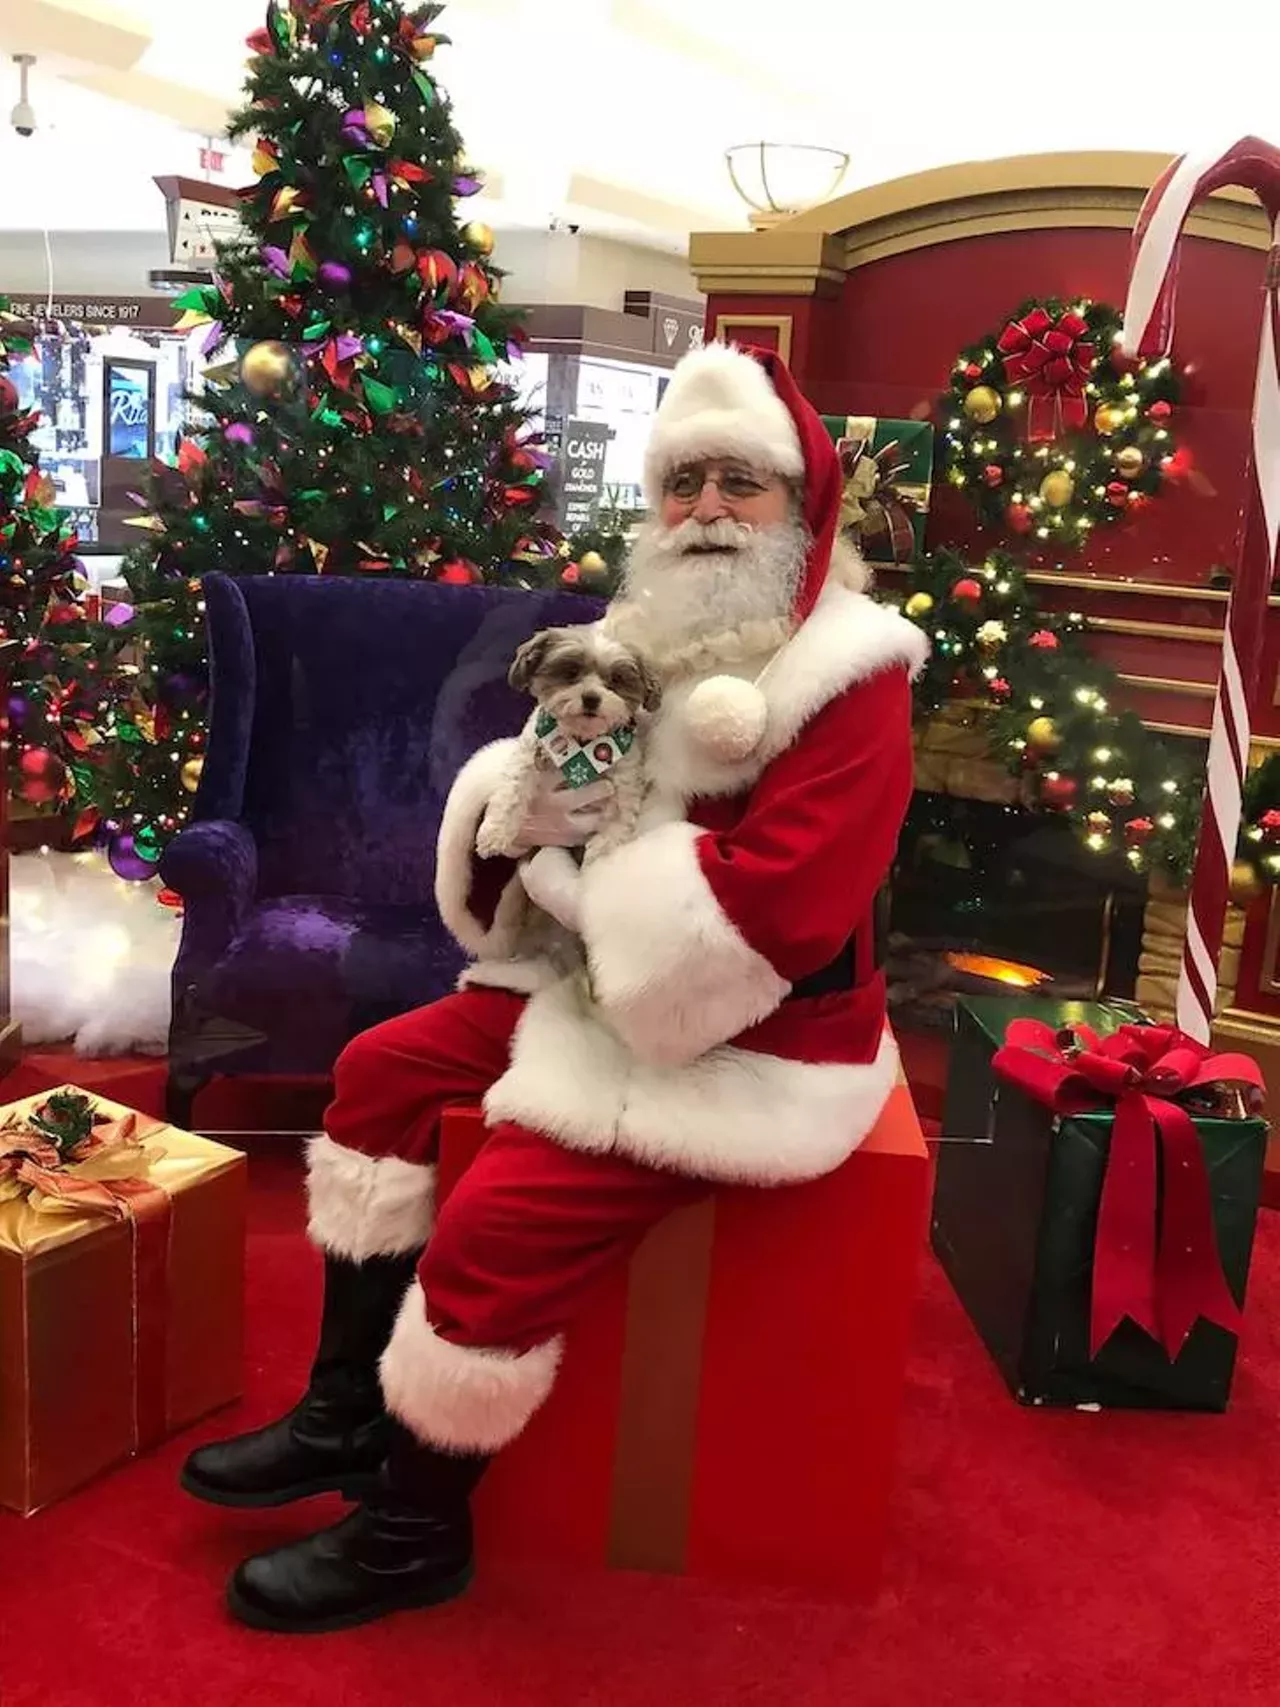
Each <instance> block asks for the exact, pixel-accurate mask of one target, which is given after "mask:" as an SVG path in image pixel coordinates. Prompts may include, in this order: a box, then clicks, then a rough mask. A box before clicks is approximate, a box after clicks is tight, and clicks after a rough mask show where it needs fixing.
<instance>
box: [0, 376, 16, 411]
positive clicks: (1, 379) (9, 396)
mask: <svg viewBox="0 0 1280 1707" xmlns="http://www.w3.org/2000/svg"><path fill="white" fill-rule="evenodd" d="M17 407H18V388H17V386H16V385H15V384H14V383H13V381H12V380H11V379H10V378H9V376H8V374H7V373H0V415H12V414H13V413H14V412H15V410H16V409H17Z"/></svg>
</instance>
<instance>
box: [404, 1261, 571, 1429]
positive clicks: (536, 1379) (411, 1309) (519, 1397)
mask: <svg viewBox="0 0 1280 1707" xmlns="http://www.w3.org/2000/svg"><path fill="white" fill-rule="evenodd" d="M560 1350H561V1342H560V1340H558V1339H554V1340H548V1341H547V1342H546V1344H545V1345H537V1346H534V1347H533V1349H532V1350H531V1351H526V1352H512V1351H502V1350H497V1349H489V1348H488V1347H474V1346H465V1345H454V1344H453V1343H452V1341H450V1340H443V1339H441V1338H440V1336H439V1334H437V1333H436V1331H435V1329H434V1328H433V1327H432V1326H431V1323H430V1322H429V1321H428V1320H427V1301H426V1298H425V1297H424V1295H423V1291H422V1286H421V1283H420V1282H418V1281H416V1280H415V1281H414V1283H413V1285H412V1286H410V1288H409V1290H408V1292H406V1293H405V1298H404V1303H403V1304H402V1305H401V1306H400V1314H399V1315H398V1316H397V1317H396V1325H395V1327H394V1328H393V1329H392V1331H391V1339H390V1340H389V1342H388V1344H387V1349H386V1350H385V1351H384V1352H383V1354H382V1363H381V1366H380V1367H381V1373H382V1392H383V1396H384V1397H385V1399H386V1401H387V1408H388V1410H390V1411H391V1413H392V1415H393V1416H396V1417H399V1419H400V1421H401V1422H402V1423H403V1424H404V1425H405V1427H406V1428H408V1429H409V1430H410V1431H411V1432H412V1433H413V1434H415V1435H416V1436H417V1437H418V1439H419V1440H422V1441H425V1442H426V1443H427V1444H428V1445H429V1446H438V1447H441V1448H442V1449H443V1450H445V1451H446V1452H497V1451H499V1450H500V1449H501V1448H502V1447H504V1446H506V1445H507V1444H508V1443H509V1442H510V1441H513V1440H514V1439H515V1438H516V1436H517V1435H518V1434H519V1433H520V1432H521V1430H522V1429H523V1428H524V1426H525V1424H526V1423H527V1422H528V1421H529V1418H530V1417H531V1416H532V1415H533V1413H534V1412H535V1411H536V1410H537V1409H538V1407H539V1405H541V1404H542V1402H543V1401H544V1400H545V1399H546V1397H547V1395H548V1393H550V1391H551V1388H552V1385H553V1384H554V1382H555V1378H556V1369H557V1367H558V1365H559V1362H560Z"/></svg>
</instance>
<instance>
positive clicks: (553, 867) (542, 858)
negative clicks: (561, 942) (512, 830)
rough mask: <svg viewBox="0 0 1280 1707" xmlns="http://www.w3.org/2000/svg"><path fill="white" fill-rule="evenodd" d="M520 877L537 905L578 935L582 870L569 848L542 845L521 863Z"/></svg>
mask: <svg viewBox="0 0 1280 1707" xmlns="http://www.w3.org/2000/svg"><path fill="white" fill-rule="evenodd" d="M520 881H521V883H523V884H524V888H525V893H526V894H527V895H528V897H529V899H530V900H531V901H532V902H533V904H534V906H535V907H541V909H542V911H543V912H544V913H549V914H550V915H551V917H552V918H553V919H554V920H555V921H556V923H557V924H559V925H563V927H564V929H565V930H567V931H572V932H573V933H574V934H575V935H576V934H577V933H578V932H579V931H580V930H581V929H582V924H581V921H580V919H579V916H578V915H579V910H580V908H581V895H582V872H581V869H580V868H579V866H578V863H577V861H576V860H575V859H574V858H573V855H572V854H571V853H570V852H569V850H568V849H567V848H539V850H538V852H537V853H536V854H534V856H533V858H532V859H531V860H529V861H528V862H527V863H526V864H524V865H522V866H521V867H520Z"/></svg>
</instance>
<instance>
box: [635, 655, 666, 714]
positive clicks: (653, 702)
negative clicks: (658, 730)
mask: <svg viewBox="0 0 1280 1707" xmlns="http://www.w3.org/2000/svg"><path fill="white" fill-rule="evenodd" d="M636 668H637V669H638V670H639V672H640V683H641V686H642V687H643V688H644V698H643V699H642V700H641V702H640V703H641V705H642V706H643V707H644V709H645V710H646V711H656V710H657V709H658V707H659V706H660V705H661V704H662V681H661V678H660V677H659V675H658V672H657V671H656V670H655V669H654V667H653V665H652V664H651V663H650V662H649V660H648V659H647V658H646V657H644V655H643V654H642V653H637V654H636Z"/></svg>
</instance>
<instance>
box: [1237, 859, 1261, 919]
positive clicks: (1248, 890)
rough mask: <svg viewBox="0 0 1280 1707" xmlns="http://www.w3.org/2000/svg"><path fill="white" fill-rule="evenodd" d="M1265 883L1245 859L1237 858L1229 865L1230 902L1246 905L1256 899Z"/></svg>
mask: <svg viewBox="0 0 1280 1707" xmlns="http://www.w3.org/2000/svg"><path fill="white" fill-rule="evenodd" d="M1265 887H1266V885H1265V884H1264V883H1263V881H1262V879H1261V878H1260V877H1259V876H1258V874H1257V872H1256V871H1255V870H1254V868H1253V867H1252V866H1251V865H1250V864H1249V861H1248V860H1247V859H1238V860H1236V862H1235V864H1234V865H1233V866H1232V867H1231V903H1232V905H1233V906H1235V907H1248V906H1250V905H1252V903H1253V902H1254V901H1256V900H1257V899H1258V896H1259V895H1261V894H1262V891H1263V890H1264V889H1265Z"/></svg>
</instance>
